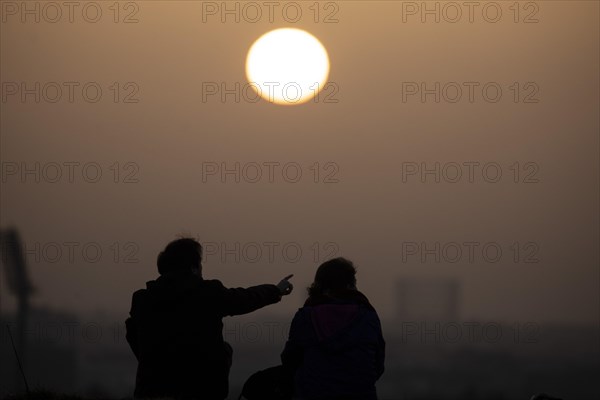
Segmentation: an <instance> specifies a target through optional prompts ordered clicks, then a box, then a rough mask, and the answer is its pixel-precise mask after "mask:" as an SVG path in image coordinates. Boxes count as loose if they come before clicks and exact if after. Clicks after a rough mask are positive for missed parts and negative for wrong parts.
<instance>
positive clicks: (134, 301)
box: [125, 291, 141, 360]
mask: <svg viewBox="0 0 600 400" xmlns="http://www.w3.org/2000/svg"><path fill="white" fill-rule="evenodd" d="M140 295H141V291H137V292H135V293H134V294H133V296H132V298H131V310H130V311H129V318H127V320H125V330H126V333H125V338H126V339H127V343H129V347H131V350H132V351H133V354H134V355H135V357H136V358H137V359H138V360H139V359H140V346H139V339H138V337H139V336H138V326H137V323H136V320H135V315H136V314H137V308H138V303H139V296H140Z"/></svg>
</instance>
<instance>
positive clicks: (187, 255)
mask: <svg viewBox="0 0 600 400" xmlns="http://www.w3.org/2000/svg"><path fill="white" fill-rule="evenodd" d="M201 263H202V245H201V244H200V243H199V242H198V241H197V240H196V239H192V238H180V239H177V240H173V241H172V242H171V243H169V244H168V245H167V247H165V249H164V250H163V251H161V252H160V253H159V255H158V258H157V260H156V265H157V266H158V273H159V274H161V275H163V274H165V273H168V272H173V271H183V270H186V269H191V268H192V267H195V266H198V267H200V265H201Z"/></svg>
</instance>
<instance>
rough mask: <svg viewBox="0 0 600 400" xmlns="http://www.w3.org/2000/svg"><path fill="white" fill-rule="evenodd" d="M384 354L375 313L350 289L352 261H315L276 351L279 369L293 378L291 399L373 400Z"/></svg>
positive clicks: (353, 282) (353, 286) (353, 287)
mask: <svg viewBox="0 0 600 400" xmlns="http://www.w3.org/2000/svg"><path fill="white" fill-rule="evenodd" d="M384 357H385V341H384V339H383V335H382V331H381V323H380V321H379V317H378V316H377V312H376V311H375V309H374V308H373V306H372V305H371V304H370V303H369V300H368V299H367V297H366V296H365V295H364V294H362V293H361V292H359V291H358V290H357V289H356V270H355V268H354V265H353V264H352V262H351V261H348V260H346V259H344V258H335V259H332V260H329V261H327V262H325V263H323V264H321V266H319V268H318V269H317V273H316V275H315V281H314V283H313V284H312V286H311V287H310V288H309V298H308V299H307V300H306V302H305V303H304V307H302V308H301V309H300V310H298V312H297V313H296V315H295V316H294V319H293V321H292V326H291V328H290V334H289V339H288V341H287V343H286V345H285V349H284V351H283V353H282V354H281V360H282V363H283V367H284V370H286V371H287V373H288V374H293V376H294V392H295V394H294V398H297V399H302V400H317V399H318V400H353V399H357V400H358V399H360V400H375V399H377V392H376V389H375V382H376V381H377V380H378V379H379V377H380V376H381V375H382V374H383V370H384V366H383V364H384Z"/></svg>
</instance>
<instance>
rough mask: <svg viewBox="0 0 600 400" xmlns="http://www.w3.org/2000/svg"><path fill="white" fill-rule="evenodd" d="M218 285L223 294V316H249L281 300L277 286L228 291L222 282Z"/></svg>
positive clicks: (259, 286) (260, 286)
mask: <svg viewBox="0 0 600 400" xmlns="http://www.w3.org/2000/svg"><path fill="white" fill-rule="evenodd" d="M218 284H219V285H220V286H221V292H222V293H221V295H222V305H221V307H222V308H221V314H222V315H223V316H226V315H231V316H233V315H242V314H248V313H251V312H252V311H256V310H258V309H259V308H263V307H264V306H268V305H269V304H274V303H277V302H279V301H280V300H281V293H280V291H279V289H278V288H277V286H275V285H258V286H252V287H249V288H246V289H244V288H231V289H227V288H225V287H224V286H223V284H222V283H221V282H219V283H218Z"/></svg>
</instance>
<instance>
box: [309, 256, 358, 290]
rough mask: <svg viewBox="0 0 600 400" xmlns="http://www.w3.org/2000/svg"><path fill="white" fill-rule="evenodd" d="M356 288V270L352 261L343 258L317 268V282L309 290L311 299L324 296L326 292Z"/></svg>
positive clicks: (334, 259) (332, 260) (326, 262)
mask: <svg viewBox="0 0 600 400" xmlns="http://www.w3.org/2000/svg"><path fill="white" fill-rule="evenodd" d="M355 287H356V268H355V267H354V264H353V263H352V261H350V260H347V259H345V258H343V257H337V258H333V259H331V260H329V261H325V262H324V263H323V264H321V265H320V266H319V268H317V273H316V274H315V280H314V282H313V284H312V285H311V286H310V287H309V288H308V295H309V296H310V297H318V296H322V295H323V294H324V293H325V292H327V291H329V292H336V291H340V290H344V289H348V288H355Z"/></svg>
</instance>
